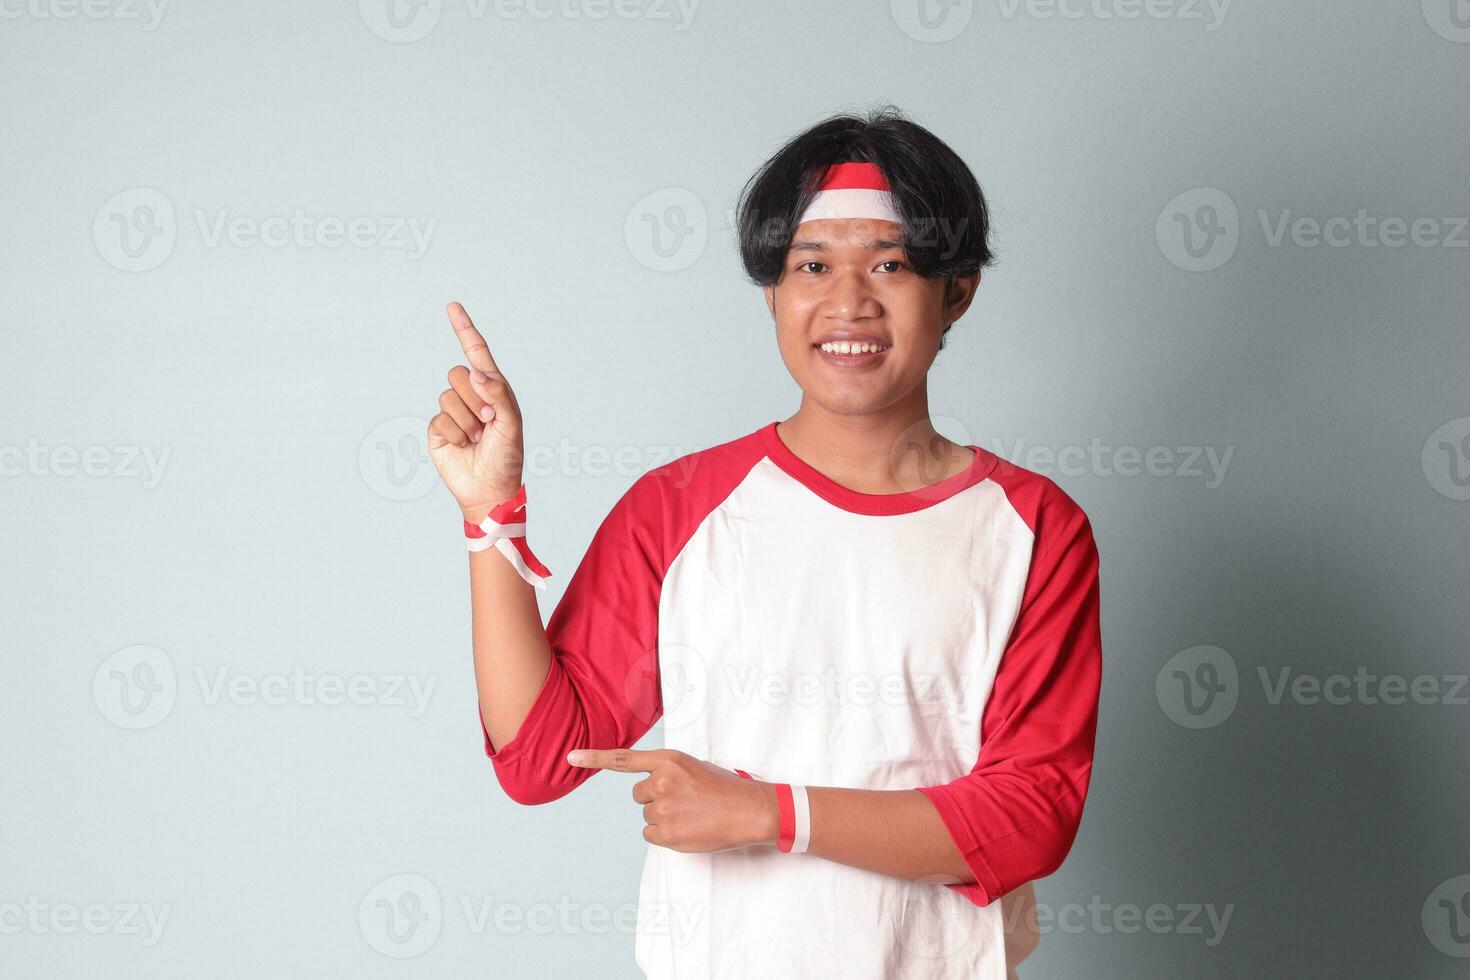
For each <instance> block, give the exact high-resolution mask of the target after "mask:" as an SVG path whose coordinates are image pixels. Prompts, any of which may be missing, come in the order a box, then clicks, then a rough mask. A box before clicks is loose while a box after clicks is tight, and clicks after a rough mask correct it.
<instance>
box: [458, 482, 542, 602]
mask: <svg viewBox="0 0 1470 980" xmlns="http://www.w3.org/2000/svg"><path fill="white" fill-rule="evenodd" d="M464 536H465V544H466V545H468V546H469V549H470V550H471V551H484V550H486V549H487V548H492V547H493V548H494V549H495V550H496V551H499V552H500V553H501V554H502V555H504V556H505V557H506V559H507V560H508V561H509V562H510V563H511V564H512V565H513V566H515V570H516V571H517V572H519V573H520V576H521V578H523V579H525V580H526V581H527V582H530V583H531V584H532V585H534V586H536V588H538V589H545V588H546V580H547V578H549V577H550V576H551V569H549V568H547V567H546V566H545V565H543V564H541V562H540V561H539V560H538V559H537V558H536V556H535V555H533V554H531V546H530V545H528V544H527V543H526V485H525V484H524V483H522V484H521V488H520V489H519V490H517V491H516V495H515V496H514V497H511V498H510V499H509V500H507V501H504V502H502V503H499V504H496V505H495V506H494V507H492V508H491V509H490V513H489V514H487V515H486V516H485V519H484V520H483V521H481V522H480V523H479V524H471V523H470V522H469V521H468V520H467V521H465V522H464Z"/></svg>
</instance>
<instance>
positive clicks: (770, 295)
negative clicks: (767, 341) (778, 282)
mask: <svg viewBox="0 0 1470 980" xmlns="http://www.w3.org/2000/svg"><path fill="white" fill-rule="evenodd" d="M761 292H763V293H765V294H766V309H768V310H770V311H771V319H772V320H774V319H776V287H775V286H762V287H761Z"/></svg>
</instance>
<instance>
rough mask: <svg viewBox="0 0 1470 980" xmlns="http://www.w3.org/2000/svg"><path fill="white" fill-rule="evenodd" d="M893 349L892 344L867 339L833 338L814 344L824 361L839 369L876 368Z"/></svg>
mask: <svg viewBox="0 0 1470 980" xmlns="http://www.w3.org/2000/svg"><path fill="white" fill-rule="evenodd" d="M892 349H893V345H892V344H882V343H877V342H874V341H865V340H833V341H828V342H827V343H824V344H812V350H814V351H816V353H817V356H818V357H820V358H821V359H822V360H823V361H824V362H826V363H827V364H830V365H832V366H833V367H834V368H837V369H838V370H849V371H853V370H862V369H865V368H871V369H876V368H877V366H878V365H879V364H882V363H883V361H884V359H885V358H886V357H887V356H888V352H889V351H890V350H892Z"/></svg>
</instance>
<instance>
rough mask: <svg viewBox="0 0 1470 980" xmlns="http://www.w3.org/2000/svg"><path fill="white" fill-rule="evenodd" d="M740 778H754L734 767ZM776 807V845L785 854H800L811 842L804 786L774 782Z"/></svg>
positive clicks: (810, 810) (809, 820)
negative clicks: (778, 818) (777, 820)
mask: <svg viewBox="0 0 1470 980" xmlns="http://www.w3.org/2000/svg"><path fill="white" fill-rule="evenodd" d="M735 771H736V772H737V773H739V774H740V777H741V778H742V779H754V778H755V777H754V776H752V775H751V774H750V773H748V772H746V771H745V770H744V769H736V770H735ZM774 785H775V787H776V809H777V812H778V813H779V814H780V822H779V824H778V831H777V840H776V847H777V848H778V849H780V850H781V851H782V852H784V853H786V854H800V853H802V852H803V851H805V850H806V849H807V848H808V847H810V846H811V843H812V809H811V806H810V804H808V802H807V798H806V787H805V786H793V785H792V784H790V783H776V784H774Z"/></svg>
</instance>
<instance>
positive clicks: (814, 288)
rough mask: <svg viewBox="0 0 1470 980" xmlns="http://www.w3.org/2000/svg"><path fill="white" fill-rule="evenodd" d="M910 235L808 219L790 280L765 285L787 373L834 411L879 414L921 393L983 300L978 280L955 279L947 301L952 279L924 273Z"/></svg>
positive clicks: (879, 226) (797, 237)
mask: <svg viewBox="0 0 1470 980" xmlns="http://www.w3.org/2000/svg"><path fill="white" fill-rule="evenodd" d="M902 237H903V236H902V229H901V228H900V227H899V226H898V225H897V224H895V223H894V222H892V221H880V220H876V219H864V218H843V219H831V218H826V219H821V220H816V221H805V222H802V223H801V224H800V225H798V226H797V228H796V232H795V234H793V235H792V238H791V245H790V247H789V249H788V251H787V253H786V262H785V265H784V266H783V267H782V270H781V278H780V279H779V280H778V281H777V283H776V285H775V286H767V287H765V295H766V305H767V306H769V307H770V310H771V315H772V316H773V317H774V318H775V320H776V340H777V343H778V344H779V346H780V348H781V358H782V360H784V361H785V362H786V368H787V370H789V371H790V372H791V376H792V377H793V378H795V379H796V383H797V384H799V385H800V386H801V389H802V391H803V392H805V394H806V397H808V398H810V399H812V400H813V401H815V402H816V403H818V404H819V405H821V406H822V407H823V408H825V409H827V410H829V411H831V412H835V413H838V414H843V415H859V414H867V413H870V412H876V411H879V410H881V409H884V408H887V407H889V406H890V405H893V404H894V403H896V402H898V401H899V400H901V399H902V398H903V397H904V396H906V395H908V394H909V393H910V392H912V391H913V390H914V389H915V388H916V387H918V386H919V385H920V384H921V383H922V382H923V380H924V377H925V375H926V374H927V373H928V371H929V366H930V365H931V364H932V363H933V362H934V355H935V354H936V353H938V351H939V338H940V335H941V333H942V332H943V330H944V328H945V326H947V325H948V324H950V323H952V322H954V321H955V320H956V319H958V318H959V317H960V315H961V314H962V313H964V311H965V308H966V307H968V306H969V304H970V300H971V299H972V298H973V297H974V291H975V285H976V283H977V282H978V277H976V276H965V277H958V278H956V279H954V280H953V282H952V283H951V285H950V286H949V289H948V297H946V289H945V282H944V280H942V279H925V278H923V277H922V276H920V275H918V274H917V273H915V272H914V271H913V270H912V269H911V268H910V267H909V263H908V259H907V257H906V256H905V254H904V250H903V247H902V245H901V244H900V243H901V241H902ZM824 343H826V344H835V345H836V347H835V349H833V348H831V347H829V348H828V349H823V347H824ZM843 343H846V345H847V347H846V350H847V353H843V347H842V344H843ZM859 345H864V346H859Z"/></svg>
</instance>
